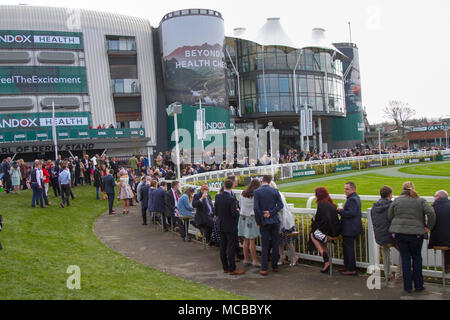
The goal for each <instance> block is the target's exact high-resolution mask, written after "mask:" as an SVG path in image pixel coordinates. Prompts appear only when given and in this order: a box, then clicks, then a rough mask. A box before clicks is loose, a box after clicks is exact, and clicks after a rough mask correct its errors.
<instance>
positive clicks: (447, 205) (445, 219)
mask: <svg viewBox="0 0 450 320" xmlns="http://www.w3.org/2000/svg"><path fill="white" fill-rule="evenodd" d="M433 208H434V212H435V213H436V224H435V225H434V228H433V230H432V231H431V235H430V243H429V244H428V248H429V249H432V248H433V247H434V246H443V247H450V201H449V200H448V199H444V198H439V199H437V200H436V201H435V202H434V204H433Z"/></svg>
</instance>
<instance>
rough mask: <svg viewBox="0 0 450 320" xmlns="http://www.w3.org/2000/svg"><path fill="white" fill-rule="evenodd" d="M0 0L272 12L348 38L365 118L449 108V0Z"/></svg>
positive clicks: (141, 12) (293, 30) (119, 8)
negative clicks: (402, 107)
mask: <svg viewBox="0 0 450 320" xmlns="http://www.w3.org/2000/svg"><path fill="white" fill-rule="evenodd" d="M0 3H1V4H19V3H26V4H28V5H47V6H60V7H61V6H62V7H69V8H85V9H92V10H100V11H110V12H115V13H121V14H126V15H132V16H139V17H143V18H147V19H149V20H150V22H151V24H152V25H153V26H155V27H157V26H158V25H159V22H160V20H161V18H162V17H163V16H164V14H166V13H168V12H170V11H174V10H179V9H186V8H207V9H214V10H217V11H220V12H221V13H222V15H223V17H224V20H225V33H226V34H227V35H231V34H232V30H233V28H235V27H246V28H247V29H248V30H249V31H250V32H256V31H257V30H258V29H259V28H260V27H261V26H262V25H263V24H264V23H265V20H266V18H268V17H280V18H281V23H282V25H283V27H284V29H285V30H286V32H287V34H288V35H289V36H290V37H291V38H292V39H295V40H297V42H298V41H301V40H302V39H305V38H307V37H309V35H310V33H311V29H312V28H314V27H323V28H325V29H326V30H327V31H326V32H327V36H328V38H329V39H330V41H332V42H347V41H349V28H348V22H349V21H350V22H351V26H352V41H353V42H354V43H356V44H357V45H358V47H359V50H360V67H361V83H362V98H363V106H365V107H366V109H367V113H368V118H369V122H370V123H375V122H380V121H383V120H384V118H383V114H382V109H383V108H384V107H385V106H386V105H387V103H388V101H389V100H392V99H395V100H401V101H404V102H408V103H409V104H410V105H411V106H412V107H413V108H414V109H415V110H416V111H417V116H426V117H436V118H438V117H441V116H444V115H450V101H449V99H448V98H446V94H447V93H449V92H450V81H449V79H450V76H449V74H450V57H448V55H449V54H450V44H449V37H448V32H449V31H450V16H449V12H450V10H449V9H450V1H448V0H426V1H425V0H423V1H416V0H414V1H406V0H340V1H337V0H314V1H300V0H270V1H269V0H258V1H255V0H251V1H248V0H245V1H244V0H220V1H219V0H156V1H155V0H153V1H137V0H125V1H124V0H121V1H116V0H108V1H101V0H100V1H92V0H76V1H74V0H19V1H11V0H0Z"/></svg>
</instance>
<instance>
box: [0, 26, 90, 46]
mask: <svg viewBox="0 0 450 320" xmlns="http://www.w3.org/2000/svg"><path fill="white" fill-rule="evenodd" d="M44 48H47V49H67V50H82V49H83V34H82V33H81V32H61V31H35V30H0V49H44Z"/></svg>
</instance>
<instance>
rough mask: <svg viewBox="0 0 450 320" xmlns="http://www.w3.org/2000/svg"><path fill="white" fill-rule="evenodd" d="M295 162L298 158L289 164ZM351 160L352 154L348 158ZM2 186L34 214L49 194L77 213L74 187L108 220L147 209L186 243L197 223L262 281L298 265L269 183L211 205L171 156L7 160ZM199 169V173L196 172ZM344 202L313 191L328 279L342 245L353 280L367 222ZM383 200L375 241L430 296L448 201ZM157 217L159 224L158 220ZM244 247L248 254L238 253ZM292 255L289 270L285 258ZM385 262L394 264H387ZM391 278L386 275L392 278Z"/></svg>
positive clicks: (356, 203) (409, 191)
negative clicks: (427, 272) (427, 257)
mask: <svg viewBox="0 0 450 320" xmlns="http://www.w3.org/2000/svg"><path fill="white" fill-rule="evenodd" d="M291 156H292V157H294V158H295V157H296V152H295V150H292V154H290V155H289V154H288V156H287V157H291ZM350 156H351V155H350ZM202 168H203V169H206V168H205V167H204V166H200V167H198V168H197V166H196V165H192V166H190V165H187V166H185V167H184V168H183V170H186V174H193V172H192V170H193V171H194V172H195V173H197V172H199V171H201V169H202ZM0 169H1V171H0V185H1V186H3V187H4V190H5V191H6V193H19V192H20V190H23V189H32V191H33V194H32V199H31V206H32V207H37V206H40V207H42V208H44V207H46V206H48V205H50V201H49V194H48V193H49V190H50V187H51V188H52V190H53V193H54V196H55V197H56V198H58V197H60V198H61V202H60V206H61V207H62V208H64V207H66V206H70V201H69V199H70V198H71V199H72V200H73V199H75V196H74V194H73V191H72V190H73V188H74V187H76V186H77V185H93V186H94V187H95V190H96V191H95V195H96V199H97V200H102V199H103V200H106V199H107V200H108V212H109V214H111V215H113V214H116V212H115V210H114V202H115V199H116V186H118V191H117V201H121V202H122V206H123V211H122V213H123V214H129V211H130V209H129V208H130V206H133V205H136V204H138V203H139V204H140V207H141V214H142V224H143V225H147V215H148V214H150V215H151V217H152V218H153V223H155V222H156V220H157V219H159V220H160V222H161V224H162V227H163V230H164V231H165V232H167V231H169V230H170V229H172V230H174V231H176V232H179V234H180V236H181V238H182V240H183V241H187V242H189V241H191V240H190V238H189V236H188V233H189V226H190V224H193V225H194V226H195V227H196V228H198V229H199V230H200V231H201V233H202V235H203V236H204V237H205V240H206V242H207V243H208V244H209V245H211V246H213V245H215V246H218V247H220V261H221V264H222V267H223V271H224V272H225V273H229V274H230V275H240V274H243V273H245V271H244V270H242V269H239V268H238V267H237V265H236V263H237V262H240V259H243V264H244V265H247V266H254V267H256V268H259V273H260V274H261V275H263V276H267V275H268V271H269V265H270V270H271V271H272V272H278V269H279V266H280V265H282V264H285V263H290V264H291V265H296V264H297V263H298V258H297V256H296V254H295V246H294V243H293V237H292V236H290V235H292V234H293V233H295V226H296V224H295V219H294V215H293V214H292V213H291V211H290V209H289V206H288V205H287V202H286V199H285V197H284V196H283V194H281V193H280V192H279V191H278V189H277V186H276V184H275V182H274V181H272V177H271V176H269V175H265V176H263V177H262V180H261V181H260V180H258V179H253V180H251V182H250V183H249V184H248V185H247V187H246V189H245V190H244V191H243V192H242V194H241V196H240V197H239V199H238V197H237V196H236V194H235V192H234V191H233V189H234V188H236V187H237V186H238V179H237V177H236V176H230V177H228V178H227V179H226V180H225V182H224V184H223V187H222V189H221V190H220V191H219V192H218V193H217V194H216V196H215V199H214V201H213V200H212V197H211V195H210V194H209V187H208V185H207V184H205V185H203V186H201V187H199V188H192V187H188V188H187V189H186V190H184V192H183V193H182V192H181V185H180V183H179V181H173V180H175V173H174V171H173V163H172V161H171V159H170V153H169V152H167V153H166V154H162V153H160V154H159V155H158V156H157V157H156V159H155V165H154V166H150V163H149V160H148V158H146V157H144V156H132V157H131V158H130V159H128V161H127V162H126V163H123V161H121V162H120V163H119V162H118V160H117V159H116V158H112V159H111V160H110V159H109V158H108V156H107V155H102V156H99V155H95V156H94V157H89V156H88V155H86V156H84V157H83V158H82V159H78V158H77V157H71V158H67V159H64V160H63V159H61V156H58V159H57V160H56V161H51V160H48V161H43V160H35V161H34V162H33V164H32V165H27V164H26V163H25V162H24V161H23V160H22V159H20V160H18V161H12V159H11V158H9V157H8V158H6V159H4V160H3V162H2V164H1V167H0ZM197 169H198V170H197ZM344 192H345V194H346V196H347V200H346V202H345V204H344V205H343V206H342V207H341V206H339V207H338V206H337V205H336V204H335V203H334V201H333V200H332V199H331V197H330V194H329V193H328V191H327V189H326V188H325V187H319V188H316V189H315V195H316V202H317V212H316V215H315V216H314V218H313V220H312V224H311V232H310V234H309V237H308V238H309V243H308V250H309V251H314V250H318V252H319V254H320V255H321V256H322V258H323V262H324V266H323V268H322V269H321V272H322V273H328V272H329V270H330V259H329V256H330V254H329V249H328V243H329V242H330V241H335V240H337V238H338V237H339V238H340V237H342V245H343V255H344V268H343V269H342V270H340V272H341V274H343V275H348V276H351V275H355V274H356V256H355V241H356V239H357V237H358V236H359V235H361V234H362V233H363V225H362V221H361V200H360V198H359V196H358V194H357V193H356V185H355V184H354V183H353V182H348V183H346V184H345V186H344ZM380 196H381V198H380V200H379V201H377V202H376V203H375V204H374V205H373V208H372V211H371V215H372V221H373V227H374V232H375V239H376V242H377V243H378V244H379V245H380V246H382V247H383V254H384V256H386V255H387V254H388V248H389V247H395V248H397V250H399V252H400V256H401V266H400V267H399V269H400V272H397V276H398V275H400V276H402V277H403V282H404V290H405V291H408V292H411V290H412V284H413V283H414V287H415V289H416V291H421V290H423V288H424V287H423V276H422V257H421V249H422V246H423V241H424V238H425V237H426V236H427V235H428V233H429V232H431V235H430V237H431V238H430V241H429V248H430V249H432V248H433V247H435V246H450V202H449V200H448V193H447V192H446V191H445V190H440V191H438V192H436V194H435V202H434V204H433V206H431V205H429V204H428V202H427V201H426V200H425V199H423V198H420V197H419V195H418V194H417V192H416V191H415V188H414V184H413V183H412V182H406V183H404V184H403V192H402V194H401V195H400V196H398V197H396V198H395V200H392V188H390V187H388V186H383V187H382V188H381V190H380ZM156 218H157V219H156ZM259 237H260V238H261V245H262V250H261V257H260V261H258V256H257V254H256V239H257V238H259ZM239 243H242V248H241V246H240V245H239ZM286 248H287V249H288V250H290V251H291V253H292V254H291V255H290V256H291V258H290V261H287V258H286V255H285V249H286ZM444 256H445V266H446V267H445V268H446V272H449V271H450V251H446V252H444ZM383 260H384V261H385V262H386V260H387V259H383ZM385 270H386V269H385Z"/></svg>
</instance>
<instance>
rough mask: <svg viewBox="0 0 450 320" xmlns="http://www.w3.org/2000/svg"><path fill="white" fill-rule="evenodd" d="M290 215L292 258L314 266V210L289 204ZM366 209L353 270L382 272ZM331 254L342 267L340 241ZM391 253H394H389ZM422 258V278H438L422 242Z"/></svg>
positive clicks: (434, 259)
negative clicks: (293, 243)
mask: <svg viewBox="0 0 450 320" xmlns="http://www.w3.org/2000/svg"><path fill="white" fill-rule="evenodd" d="M289 206H290V209H291V212H292V213H293V214H294V216H295V222H296V230H297V231H298V232H299V234H298V239H297V240H298V242H297V245H296V255H297V257H299V258H302V259H304V260H308V261H314V262H323V258H322V257H321V256H320V255H319V253H318V252H317V253H314V254H311V253H308V252H307V245H308V241H309V238H308V237H309V234H310V231H311V219H312V217H313V216H314V215H315V214H316V209H307V208H295V207H294V206H293V205H292V204H289ZM370 211H371V210H370V209H369V210H367V212H362V213H361V220H362V224H363V230H364V232H363V234H361V235H360V236H358V237H357V238H356V245H355V254H356V266H357V267H358V268H362V269H368V268H369V266H371V265H372V266H377V267H378V268H380V270H383V265H382V264H381V262H380V255H381V254H380V250H381V247H380V246H378V245H377V243H376V241H375V235H374V231H373V225H372V220H371V215H370ZM189 234H192V235H194V236H195V238H196V239H197V240H198V239H199V238H200V230H198V229H197V228H195V227H194V226H192V225H191V226H190V227H189ZM333 247H334V252H333V264H335V265H344V257H343V250H342V239H339V240H337V241H336V243H335V245H334V246H333ZM256 248H257V250H258V251H261V239H260V238H258V239H257V240H256ZM392 251H395V250H392ZM422 257H423V267H424V269H423V274H424V275H425V276H429V277H436V278H440V277H442V272H441V271H439V270H438V268H440V267H441V265H440V261H441V259H442V257H441V252H440V251H437V252H435V251H434V250H429V249H428V240H426V241H425V242H424V245H423V248H422ZM398 260H399V255H398V254H395V255H394V259H391V261H392V262H393V266H392V267H391V270H396V265H397V264H398Z"/></svg>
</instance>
